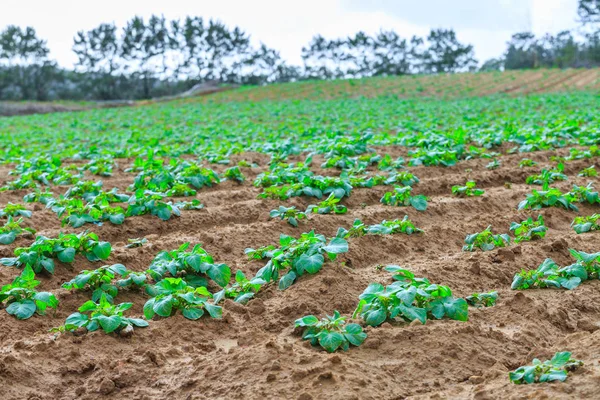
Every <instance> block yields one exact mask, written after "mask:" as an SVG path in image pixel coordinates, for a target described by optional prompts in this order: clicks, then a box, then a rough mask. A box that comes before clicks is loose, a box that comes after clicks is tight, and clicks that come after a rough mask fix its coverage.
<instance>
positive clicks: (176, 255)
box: [148, 242, 231, 287]
mask: <svg viewBox="0 0 600 400" xmlns="http://www.w3.org/2000/svg"><path fill="white" fill-rule="evenodd" d="M189 247H190V243H189V242H186V243H184V244H182V245H181V246H179V248H178V249H177V250H172V251H161V252H160V253H158V254H157V255H156V257H154V260H152V263H151V264H150V267H149V269H148V273H149V274H150V275H151V276H152V277H153V278H154V279H155V280H160V279H162V278H163V277H164V276H165V275H166V274H167V273H169V274H171V276H173V277H177V276H178V275H180V274H182V275H183V278H184V280H185V281H186V283H187V284H189V285H192V286H196V287H199V286H207V282H206V279H205V277H204V276H201V275H198V274H202V275H205V276H207V277H209V278H210V279H212V280H213V281H214V282H215V283H216V284H217V285H219V286H221V287H225V286H227V284H229V280H230V279H231V269H230V268H229V266H227V265H226V264H215V261H214V259H213V257H212V256H211V255H210V254H208V252H207V251H206V250H204V249H203V248H202V245H200V244H197V245H195V246H194V247H193V248H192V250H191V251H186V250H187V249H188V248H189Z"/></svg>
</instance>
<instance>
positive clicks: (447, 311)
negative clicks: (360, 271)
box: [353, 265, 468, 326]
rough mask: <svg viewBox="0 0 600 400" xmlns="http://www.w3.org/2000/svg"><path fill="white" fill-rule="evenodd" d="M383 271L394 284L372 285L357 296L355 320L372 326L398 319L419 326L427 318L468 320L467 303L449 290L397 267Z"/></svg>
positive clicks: (390, 267)
mask: <svg viewBox="0 0 600 400" xmlns="http://www.w3.org/2000/svg"><path fill="white" fill-rule="evenodd" d="M385 270H386V271H388V272H392V273H393V274H394V276H393V278H394V280H396V282H394V283H392V284H391V285H388V286H383V285H381V284H379V283H371V284H370V285H369V286H368V287H367V288H366V289H365V291H364V292H363V293H362V294H361V295H360V296H359V299H360V301H359V303H358V306H357V307H356V310H355V311H354V314H353V317H354V318H356V317H357V316H360V317H361V318H362V319H363V320H364V321H365V323H366V324H367V325H371V326H379V325H381V324H382V323H383V322H385V321H386V320H390V321H393V320H395V319H396V318H397V317H399V318H401V319H403V320H405V321H414V320H415V319H418V320H419V321H420V322H421V323H422V324H425V323H426V321H427V318H428V317H429V318H431V317H433V318H435V319H442V318H444V317H448V318H450V319H455V320H458V321H466V320H468V304H467V302H466V301H465V299H461V298H455V297H454V296H452V291H451V290H450V288H449V287H447V286H442V285H436V284H431V283H430V282H429V280H427V279H426V278H415V275H414V274H413V273H412V272H410V271H408V270H406V269H403V268H401V267H399V266H396V265H390V266H387V267H386V268H385Z"/></svg>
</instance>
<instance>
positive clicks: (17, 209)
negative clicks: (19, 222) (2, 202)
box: [0, 203, 31, 218]
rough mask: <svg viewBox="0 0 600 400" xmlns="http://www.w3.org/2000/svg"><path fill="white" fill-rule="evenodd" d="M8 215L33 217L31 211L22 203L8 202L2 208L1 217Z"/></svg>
mask: <svg viewBox="0 0 600 400" xmlns="http://www.w3.org/2000/svg"><path fill="white" fill-rule="evenodd" d="M8 217H13V218H14V217H25V218H31V211H29V210H28V209H26V208H25V206H24V205H22V204H13V203H8V204H7V205H6V206H5V207H4V208H3V209H1V210H0V218H8Z"/></svg>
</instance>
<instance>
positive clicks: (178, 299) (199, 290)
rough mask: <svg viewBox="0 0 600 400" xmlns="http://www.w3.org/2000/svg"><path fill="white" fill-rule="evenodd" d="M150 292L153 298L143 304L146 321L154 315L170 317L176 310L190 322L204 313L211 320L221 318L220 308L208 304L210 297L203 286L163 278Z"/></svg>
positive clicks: (181, 280) (179, 279) (221, 311)
mask: <svg viewBox="0 0 600 400" xmlns="http://www.w3.org/2000/svg"><path fill="white" fill-rule="evenodd" d="M151 292H152V293H154V294H155V296H154V297H153V298H151V299H150V300H148V301H147V302H146V304H144V316H145V317H146V319H152V318H154V315H158V316H160V317H164V318H166V317H170V316H171V315H172V314H173V311H176V310H180V311H181V314H182V315H183V316H184V317H185V318H187V319H191V320H196V319H198V318H200V317H202V316H203V315H204V312H205V311H206V312H208V314H209V315H210V316H211V317H212V318H221V316H222V314H223V310H222V309H221V307H219V306H217V305H215V304H212V303H209V302H208V300H209V299H210V298H212V295H211V294H210V292H209V291H208V290H207V289H206V288H205V287H204V286H200V287H193V286H190V285H188V284H187V283H185V281H184V280H183V279H181V278H165V279H163V280H161V281H160V282H158V283H157V284H156V285H154V286H153V287H152V290H151Z"/></svg>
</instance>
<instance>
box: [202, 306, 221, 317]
mask: <svg viewBox="0 0 600 400" xmlns="http://www.w3.org/2000/svg"><path fill="white" fill-rule="evenodd" d="M204 308H206V311H208V313H209V314H210V316H211V317H212V318H216V319H220V318H222V317H223V308H221V306H216V305H214V304H210V303H204Z"/></svg>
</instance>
